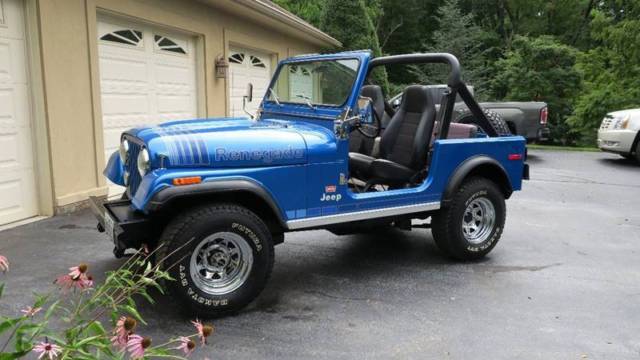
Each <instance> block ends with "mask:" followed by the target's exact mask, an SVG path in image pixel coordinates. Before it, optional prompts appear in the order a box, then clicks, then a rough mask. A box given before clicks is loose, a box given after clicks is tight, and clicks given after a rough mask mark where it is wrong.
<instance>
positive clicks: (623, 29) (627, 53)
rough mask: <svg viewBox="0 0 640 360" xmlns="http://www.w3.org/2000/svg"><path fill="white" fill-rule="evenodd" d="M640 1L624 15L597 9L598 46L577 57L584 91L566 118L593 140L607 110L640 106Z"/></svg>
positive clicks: (595, 31)
mask: <svg viewBox="0 0 640 360" xmlns="http://www.w3.org/2000/svg"><path fill="white" fill-rule="evenodd" d="M638 12H640V4H638V5H636V6H635V7H627V8H626V14H625V15H624V16H622V15H620V13H619V12H618V14H617V15H614V14H615V13H613V14H612V13H611V12H605V11H603V10H596V11H594V19H593V21H592V27H593V30H592V38H593V39H594V40H595V41H597V42H598V43H599V46H597V47H595V48H593V49H591V50H589V51H587V52H586V53H584V54H582V55H581V56H580V57H579V58H578V63H577V68H578V69H579V70H580V72H581V73H582V75H583V77H584V91H583V92H582V93H581V95H580V96H579V97H578V99H577V101H576V103H575V112H574V114H573V115H572V116H571V117H570V118H569V119H568V120H567V122H568V124H569V125H570V126H572V128H574V129H576V131H578V132H579V133H580V135H581V136H582V142H584V143H594V142H595V141H594V140H595V134H596V132H595V131H596V129H597V128H598V126H599V125H600V121H601V120H602V118H603V117H604V116H605V114H606V113H608V112H611V111H613V110H623V109H628V108H634V107H640V36H639V35H638V34H640V17H639V16H638V15H639V14H638Z"/></svg>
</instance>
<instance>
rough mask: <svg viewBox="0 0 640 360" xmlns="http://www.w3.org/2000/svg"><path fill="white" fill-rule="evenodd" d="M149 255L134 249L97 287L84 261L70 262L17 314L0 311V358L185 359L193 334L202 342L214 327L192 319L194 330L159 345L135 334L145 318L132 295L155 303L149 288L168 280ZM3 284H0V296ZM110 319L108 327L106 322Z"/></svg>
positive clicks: (193, 346) (192, 348) (7, 359)
mask: <svg viewBox="0 0 640 360" xmlns="http://www.w3.org/2000/svg"><path fill="white" fill-rule="evenodd" d="M151 255H152V254H149V255H147V254H145V253H144V252H142V251H140V252H138V253H136V254H135V255H133V256H132V257H131V258H130V259H129V260H128V261H127V262H126V263H125V264H123V265H122V266H121V267H120V268H119V269H117V270H115V271H111V272H108V273H107V274H106V279H105V281H104V283H103V284H101V285H98V286H95V287H94V284H93V279H92V278H91V276H90V275H89V273H88V272H87V270H88V266H87V265H86V264H80V265H78V266H75V267H72V268H70V269H69V270H70V272H69V273H68V274H64V275H61V276H59V277H58V278H57V279H56V281H55V284H56V285H57V289H55V290H53V291H51V292H50V293H48V294H46V295H38V296H36V299H35V301H34V303H33V306H29V307H27V308H26V309H24V310H22V314H21V315H13V316H2V318H1V319H0V335H4V336H3V338H6V340H5V342H4V343H3V344H2V345H1V346H2V347H1V348H0V360H9V359H19V358H23V357H27V356H31V357H35V356H38V357H40V358H47V359H125V358H132V359H141V358H149V357H165V358H173V359H183V358H184V357H183V355H184V356H186V355H189V354H190V353H191V352H192V351H193V350H194V348H195V341H194V340H193V338H198V337H199V338H200V339H201V341H202V342H203V343H204V338H205V336H207V335H209V334H210V333H211V332H212V331H213V328H212V327H210V326H206V325H202V324H201V323H199V322H197V323H196V322H194V325H195V326H196V328H195V333H194V334H192V335H189V336H184V337H180V338H176V339H170V340H169V341H167V342H164V343H161V344H159V345H154V344H152V342H151V339H150V338H147V337H142V336H140V335H138V334H137V330H138V328H140V327H141V326H138V324H144V325H146V323H145V321H144V319H143V318H142V316H141V315H140V313H139V311H138V310H137V306H136V299H139V298H143V299H146V300H147V301H148V302H150V303H153V299H152V298H151V296H150V295H149V289H151V288H155V289H157V290H158V291H160V292H162V291H163V290H162V287H161V286H160V285H159V281H161V280H166V281H171V280H172V279H171V278H170V277H169V275H168V273H166V272H165V271H161V270H160V269H159V267H158V266H157V265H155V266H154V265H152V262H151V261H150V256H151ZM0 258H4V257H1V256H0ZM4 260H5V261H6V258H4ZM7 267H8V265H7ZM3 288H4V285H0V296H1V295H2V289H3ZM108 319H110V322H111V325H112V326H111V327H112V328H113V330H112V331H108V330H107V329H106V328H105V325H104V323H105V321H106V322H108V321H109V320H108ZM33 355H35V356H33Z"/></svg>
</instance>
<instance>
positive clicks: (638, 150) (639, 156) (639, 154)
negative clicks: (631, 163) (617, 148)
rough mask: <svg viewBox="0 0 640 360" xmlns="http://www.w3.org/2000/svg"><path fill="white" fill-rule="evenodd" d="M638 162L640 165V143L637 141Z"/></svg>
mask: <svg viewBox="0 0 640 360" xmlns="http://www.w3.org/2000/svg"><path fill="white" fill-rule="evenodd" d="M636 161H638V163H640V141H636Z"/></svg>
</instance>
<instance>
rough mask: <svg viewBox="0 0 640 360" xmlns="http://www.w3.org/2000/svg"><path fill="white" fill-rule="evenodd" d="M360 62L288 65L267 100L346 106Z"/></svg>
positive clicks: (353, 60) (349, 60)
mask: <svg viewBox="0 0 640 360" xmlns="http://www.w3.org/2000/svg"><path fill="white" fill-rule="evenodd" d="M358 66H359V61H358V60H357V59H343V60H321V61H310V62H296V63H290V64H285V65H283V66H282V68H281V69H280V72H279V73H278V78H277V79H276V81H275V83H274V85H273V87H272V88H271V89H269V91H268V93H267V95H268V97H267V99H268V100H271V101H276V102H280V103H295V104H313V105H327V106H342V105H344V103H345V102H346V101H347V98H348V97H349V94H350V93H351V88H352V87H353V83H354V81H355V80H356V76H357V74H358Z"/></svg>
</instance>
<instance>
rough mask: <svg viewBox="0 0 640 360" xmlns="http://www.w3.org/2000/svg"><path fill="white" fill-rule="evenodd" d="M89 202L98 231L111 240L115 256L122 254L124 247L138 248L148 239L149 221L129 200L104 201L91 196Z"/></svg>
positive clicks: (150, 232)
mask: <svg viewBox="0 0 640 360" xmlns="http://www.w3.org/2000/svg"><path fill="white" fill-rule="evenodd" d="M89 204H90V206H91V211H92V212H93V214H94V215H95V217H96V219H98V231H100V232H104V233H106V235H107V236H108V237H109V239H110V240H111V241H113V244H114V245H115V247H114V249H113V253H114V254H115V256H116V257H122V256H124V251H125V250H126V249H139V248H140V246H142V244H144V243H145V242H147V241H148V240H150V236H151V234H152V231H151V230H152V228H151V221H150V220H149V218H148V217H147V216H146V215H144V214H143V213H141V212H139V211H136V210H134V209H133V208H132V207H131V200H115V201H105V200H103V199H101V198H98V197H95V196H92V197H90V198H89Z"/></svg>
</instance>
